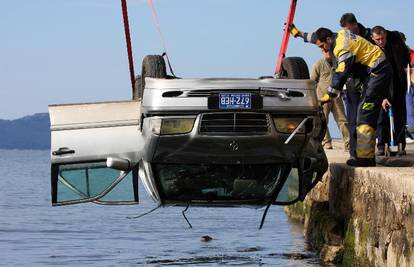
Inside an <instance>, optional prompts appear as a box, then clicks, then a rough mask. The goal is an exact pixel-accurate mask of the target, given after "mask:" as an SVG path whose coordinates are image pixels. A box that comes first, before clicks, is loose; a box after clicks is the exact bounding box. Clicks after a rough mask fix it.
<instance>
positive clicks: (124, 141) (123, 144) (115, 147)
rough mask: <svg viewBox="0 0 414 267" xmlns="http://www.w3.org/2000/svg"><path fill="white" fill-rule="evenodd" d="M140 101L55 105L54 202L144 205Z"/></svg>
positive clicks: (52, 111) (52, 126)
mask: <svg viewBox="0 0 414 267" xmlns="http://www.w3.org/2000/svg"><path fill="white" fill-rule="evenodd" d="M140 108H141V106H140V103H139V102H138V101H119V102H102V103H85V104H66V105H50V106H49V116H50V129H51V185H52V186H51V193H52V205H55V206H56V205H70V204H78V203H86V202H94V203H97V204H138V201H139V198H138V162H139V160H140V159H141V158H142V153H143V147H144V141H143V137H142V134H141V131H140V116H141V111H140Z"/></svg>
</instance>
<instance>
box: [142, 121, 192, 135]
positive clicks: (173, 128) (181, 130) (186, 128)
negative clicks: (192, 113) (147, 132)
mask: <svg viewBox="0 0 414 267" xmlns="http://www.w3.org/2000/svg"><path fill="white" fill-rule="evenodd" d="M194 121H195V118H162V119H161V118H154V119H151V121H150V127H151V130H152V132H153V133H154V134H158V135H168V134H185V133H189V132H191V130H192V129H193V126H194Z"/></svg>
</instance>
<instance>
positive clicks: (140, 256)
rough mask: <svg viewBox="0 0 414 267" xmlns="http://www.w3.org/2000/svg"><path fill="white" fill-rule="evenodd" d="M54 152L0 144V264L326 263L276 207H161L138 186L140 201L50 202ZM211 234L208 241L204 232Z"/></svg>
mask: <svg viewBox="0 0 414 267" xmlns="http://www.w3.org/2000/svg"><path fill="white" fill-rule="evenodd" d="M49 175H50V166H49V152H48V151H14V150H0V177H1V179H0V188H1V190H0V214H1V216H0V251H1V255H2V256H1V261H0V266H142V265H145V266H183V265H185V266H187V265H193V266H217V265H230V266H232V265H244V266H252V265H253V266H258V265H264V266H266V265H271V266H320V263H319V261H318V259H317V258H316V256H315V255H314V254H313V253H311V252H309V251H307V250H306V244H305V242H304V240H303V237H302V231H303V229H302V228H301V227H300V226H298V225H296V224H292V223H288V221H287V218H286V216H285V214H284V213H283V209H282V208H281V207H272V208H271V209H270V211H269V213H268V216H267V219H266V224H265V225H264V228H263V229H262V230H261V231H259V230H258V226H259V223H260V219H261V216H262V213H263V209H260V210H255V209H246V208H232V209H225V208H216V209H210V208H192V207H190V209H189V210H188V211H187V213H186V215H187V217H188V218H189V220H190V222H191V223H192V225H193V227H194V228H193V229H188V226H187V224H186V222H185V220H184V219H183V217H182V215H181V211H182V210H183V209H182V208H161V209H158V210H156V211H155V212H153V213H151V214H149V215H147V216H145V217H142V218H140V219H138V220H129V219H126V216H133V215H136V214H140V213H142V212H145V211H147V210H150V209H152V208H154V207H155V206H156V204H155V203H153V202H152V201H151V200H149V199H148V198H147V196H146V195H145V193H144V192H143V190H141V189H142V186H141V185H140V187H141V188H140V197H141V205H139V206H117V207H113V206H97V205H93V204H84V205H76V206H67V207H51V204H50V177H49ZM204 235H209V236H211V237H212V238H213V239H212V240H211V241H210V242H202V241H201V240H200V238H201V237H202V236H204Z"/></svg>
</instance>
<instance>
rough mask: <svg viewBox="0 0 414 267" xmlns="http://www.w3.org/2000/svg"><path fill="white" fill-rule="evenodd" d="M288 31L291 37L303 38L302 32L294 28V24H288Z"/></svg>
mask: <svg viewBox="0 0 414 267" xmlns="http://www.w3.org/2000/svg"><path fill="white" fill-rule="evenodd" d="M289 32H290V34H292V36H293V37H295V38H296V37H298V36H299V37H302V38H303V32H301V31H299V29H298V28H296V26H295V24H290V25H289Z"/></svg>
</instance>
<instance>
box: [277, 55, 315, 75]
mask: <svg viewBox="0 0 414 267" xmlns="http://www.w3.org/2000/svg"><path fill="white" fill-rule="evenodd" d="M282 77H283V78H288V79H309V69H308V65H307V64H306V62H305V60H303V58H301V57H286V58H284V59H283V61H282Z"/></svg>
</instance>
